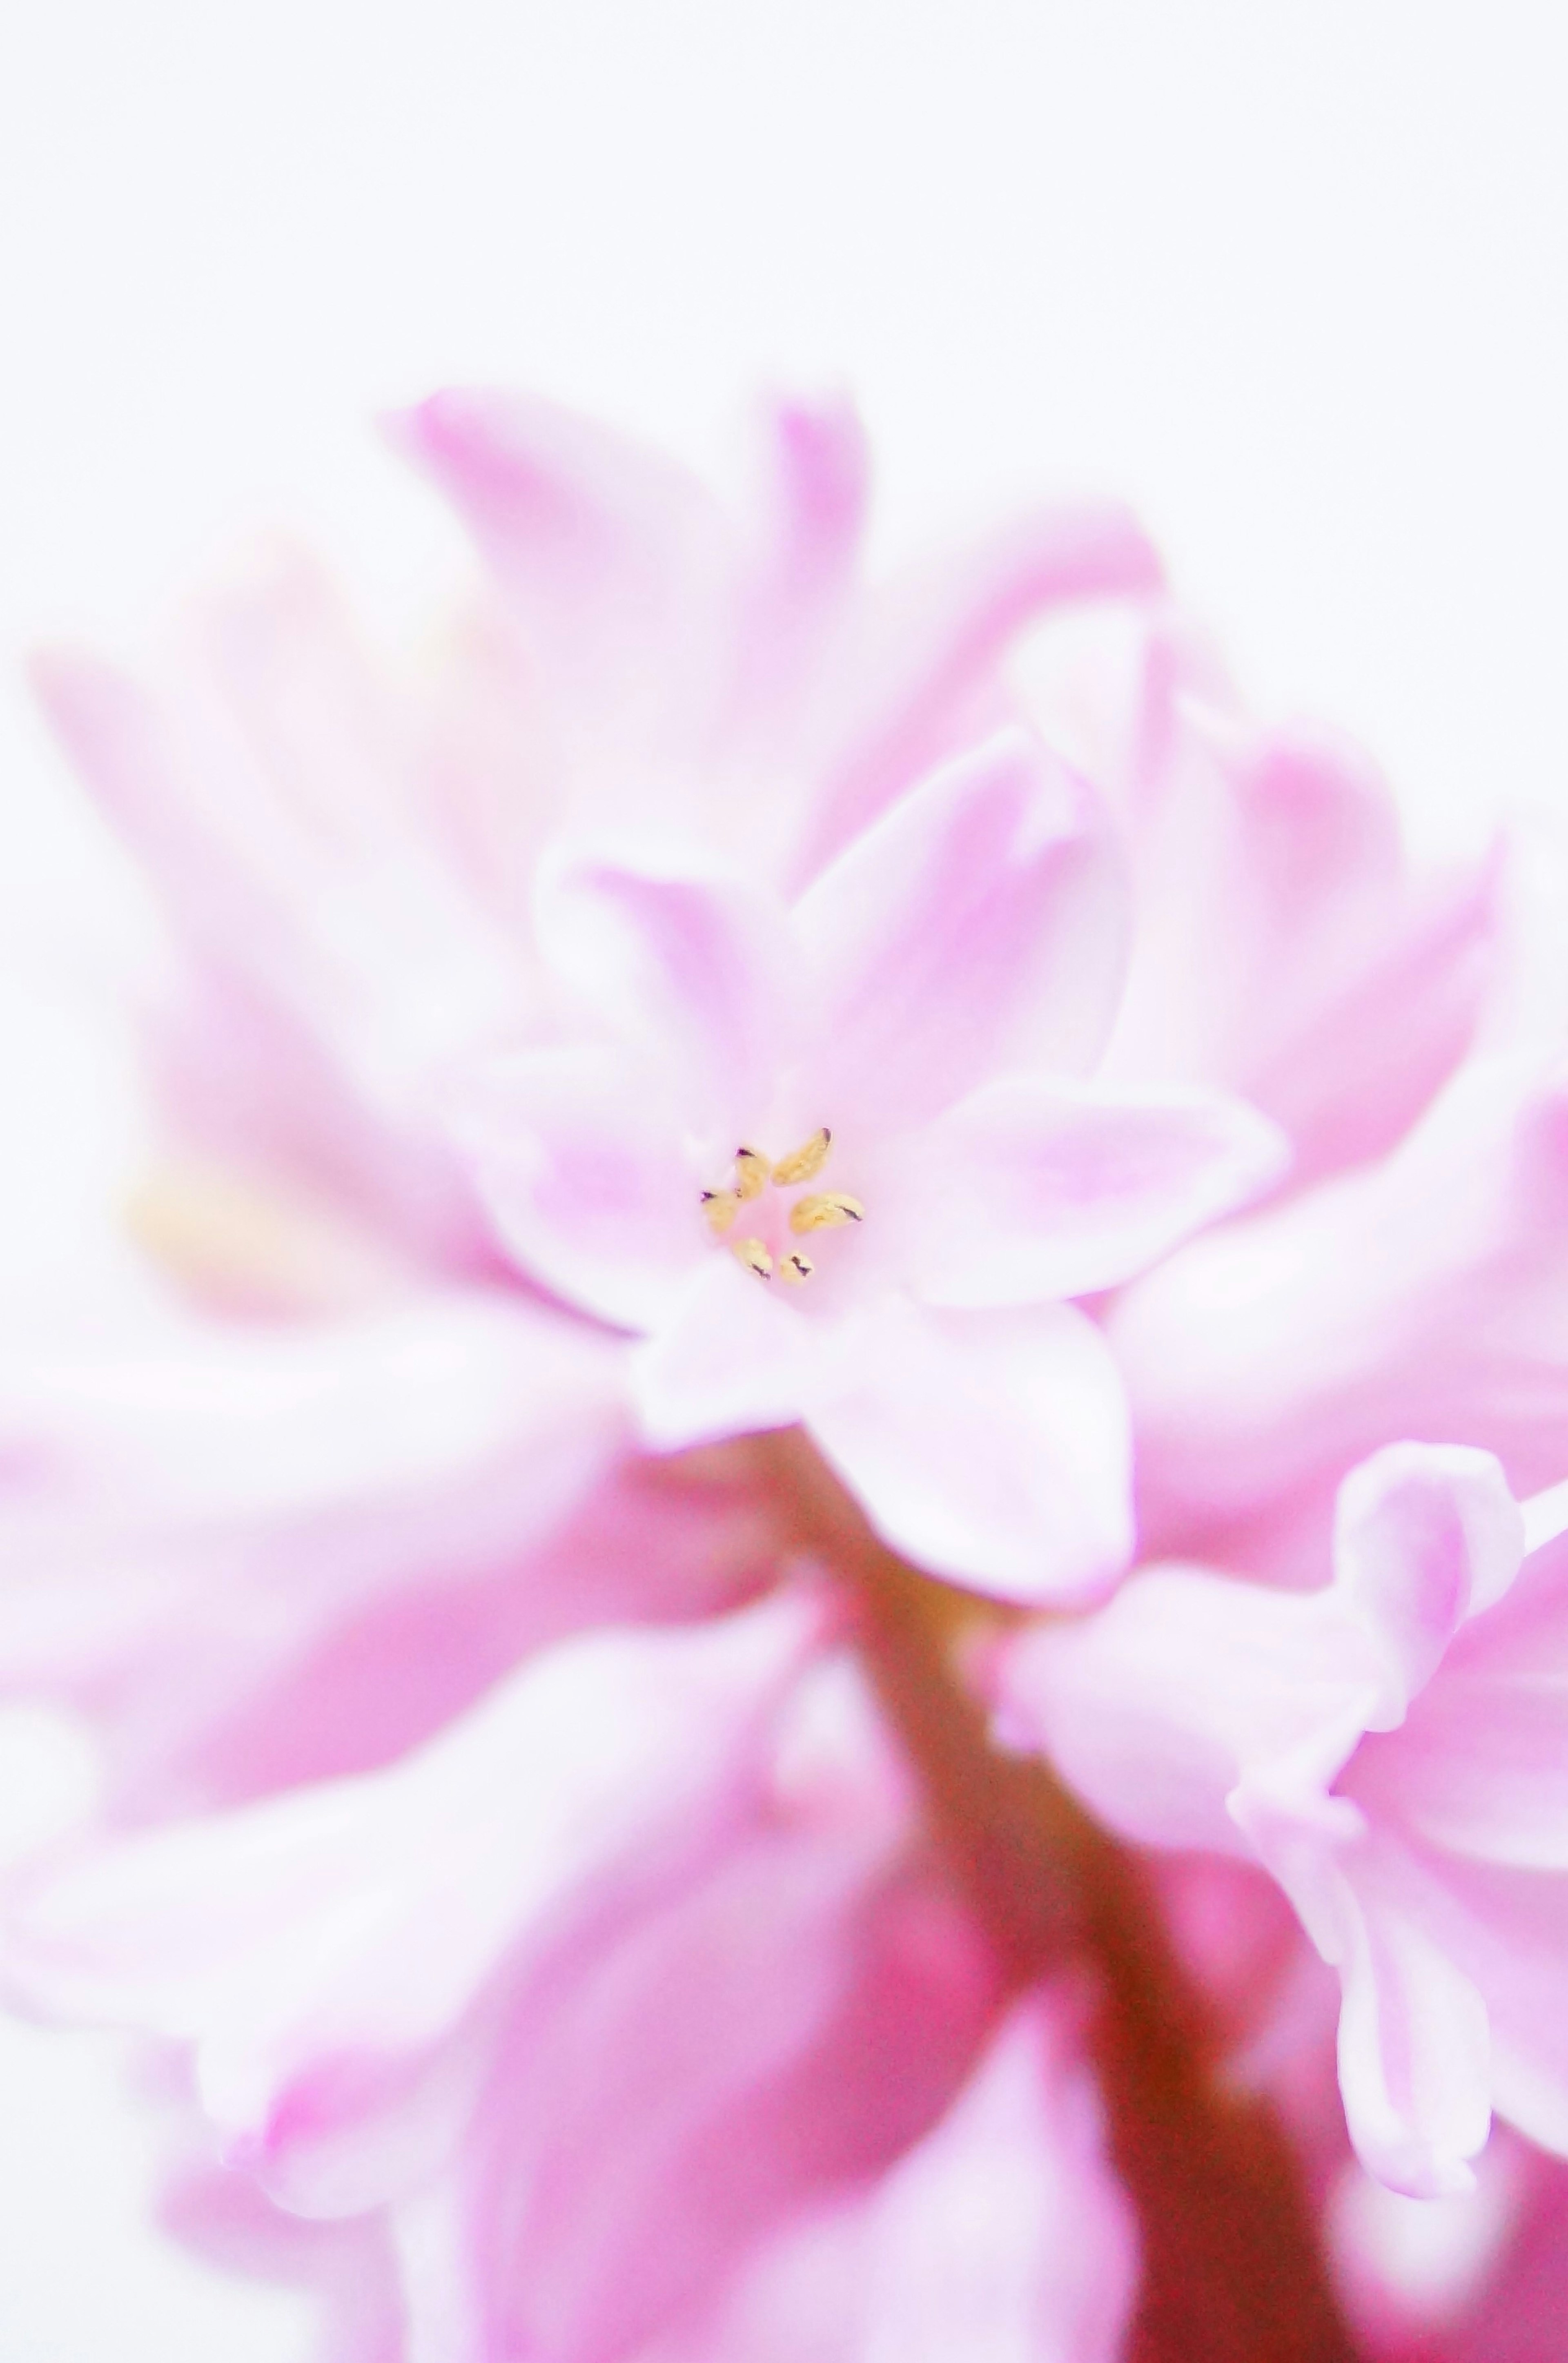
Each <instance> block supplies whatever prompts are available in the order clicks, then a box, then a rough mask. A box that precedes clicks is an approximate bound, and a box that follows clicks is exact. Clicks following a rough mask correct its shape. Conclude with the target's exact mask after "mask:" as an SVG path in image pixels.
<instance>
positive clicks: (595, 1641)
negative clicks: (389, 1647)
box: [10, 1594, 822, 2214]
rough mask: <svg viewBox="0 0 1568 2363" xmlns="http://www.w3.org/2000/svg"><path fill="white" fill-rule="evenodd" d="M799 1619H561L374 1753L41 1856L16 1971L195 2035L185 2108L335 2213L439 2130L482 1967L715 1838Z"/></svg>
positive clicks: (790, 1606) (783, 1604)
mask: <svg viewBox="0 0 1568 2363" xmlns="http://www.w3.org/2000/svg"><path fill="white" fill-rule="evenodd" d="M821 1624H822V1610H821V1606H820V1604H819V1603H817V1602H816V1601H815V1600H813V1599H812V1598H811V1597H810V1596H808V1595H793V1594H791V1595H780V1596H777V1597H775V1598H773V1599H771V1600H769V1601H767V1602H766V1603H762V1604H761V1605H759V1606H758V1607H756V1608H754V1609H750V1610H747V1611H744V1612H742V1613H741V1614H738V1615H735V1616H732V1617H729V1618H726V1619H723V1620H722V1621H718V1622H714V1623H710V1624H708V1625H701V1626H697V1627H691V1628H687V1629H685V1630H678V1631H656V1632H638V1631H635V1630H630V1629H624V1628H623V1629H621V1630H613V1631H608V1632H601V1633H595V1634H591V1635H589V1636H583V1637H580V1638H578V1639H574V1640H569V1641H566V1642H562V1643H560V1644H559V1645H558V1647H555V1648H553V1649H549V1650H547V1651H545V1652H543V1653H541V1654H540V1655H539V1656H537V1657H536V1658H535V1659H533V1660H532V1661H531V1662H530V1663H529V1664H527V1665H526V1666H525V1667H524V1668H523V1669H522V1670H520V1671H519V1672H518V1673H517V1674H516V1675H514V1676H513V1678H512V1680H511V1681H509V1682H507V1683H506V1684H505V1685H503V1686H502V1688H501V1689H500V1690H499V1691H497V1692H495V1693H494V1694H493V1695H492V1696H491V1698H490V1699H488V1700H487V1701H486V1702H485V1703H483V1704H482V1705H481V1706H480V1707H479V1708H477V1709H475V1710H474V1711H473V1712H471V1713H470V1714H469V1715H468V1716H466V1717H465V1718H463V1719H462V1720H461V1721H459V1722H458V1723H457V1724H456V1725H453V1726H452V1728H451V1729H450V1730H449V1731H448V1732H447V1733H446V1734H444V1735H443V1736H442V1737H441V1738H439V1739H438V1740H436V1741H435V1742H433V1743H432V1744H430V1745H429V1746H427V1747H425V1748H424V1749H422V1750H420V1751H418V1752H417V1753H415V1754H414V1755H413V1756H411V1757H410V1758H407V1759H405V1760H404V1761H403V1763H402V1764H400V1765H399V1766H398V1767H397V1768H396V1769H393V1770H392V1771H388V1772H384V1773H379V1774H370V1775H365V1776H361V1777H360V1778H359V1779H356V1780H352V1781H340V1782H336V1783H330V1784H326V1785H325V1786H323V1787H320V1788H316V1789H310V1790H305V1791H302V1792H296V1793H294V1794H293V1795H291V1796H288V1797H285V1798H282V1799H278V1800H275V1801H270V1802H268V1803H265V1804H261V1805H257V1806H252V1807H248V1808H246V1809H244V1810H242V1811H240V1812H237V1813H236V1814H230V1815H226V1816H219V1817H216V1818H215V1819H212V1820H209V1821H205V1822H194V1823H189V1824H185V1825H175V1826H173V1827H171V1828H169V1829H166V1830H160V1831H156V1832H153V1833H150V1834H149V1835H148V1836H141V1837H136V1838H130V1839H126V1840H123V1841H121V1842H119V1843H118V1844H116V1845H111V1846H109V1847H106V1848H105V1849H103V1850H102V1851H100V1852H99V1853H98V1854H96V1855H89V1856H88V1857H87V1858H86V1859H85V1860H84V1861H83V1862H82V1863H80V1864H79V1865H76V1866H74V1867H72V1866H69V1865H67V1866H63V1867H61V1869H58V1870H57V1871H55V1872H54V1873H53V1874H52V1875H50V1874H48V1873H44V1874H40V1876H39V1879H38V1880H36V1881H35V1882H34V1884H33V1886H32V1888H31V1892H30V1893H28V1895H27V1897H26V1898H25V1900H24V1902H23V1903H22V1905H21V1908H20V1910H19V1913H18V1914H17V1919H16V1922H15V1924H14V1926H13V1932H12V1947H11V1954H10V1960H11V1974H12V1977H13V1980H14V1981H15V1982H16V1984H17V1985H19V1986H20V1987H21V1988H22V1989H23V1990H24V1991H26V1992H27V1993H28V1995H29V1996H30V1998H31V1999H32V2000H33V2001H34V2002H35V2003H37V2004H38V2005H39V2006H41V2007H43V2008H46V2009H49V2010H51V2011H63V2012H66V2013H69V2014H73V2015H78V2016H88V2017H98V2018H101V2019H105V2020H108V2021H111V2022H114V2023H117V2024H123V2025H137V2026H139V2027H141V2028H142V2029H144V2030H145V2031H147V2032H149V2033H157V2034H160V2035H162V2036H166V2037H171V2038H173V2039H176V2040H184V2041H188V2042H192V2043H193V2044H194V2045H195V2046H196V2048H197V2059H198V2074H199V2082H200V2089H201V2093H202V2099H203V2102H204V2107H205V2108H206V2110H207V2111H208V2113H209V2114H210V2115H211V2116H212V2118H213V2119H214V2121H215V2124H217V2125H218V2126H219V2127H220V2128H221V2129H222V2130H223V2132H224V2134H225V2136H226V2139H227V2140H228V2141H229V2142H230V2143H231V2144H234V2145H237V2146H238V2148H239V2150H240V2151H243V2153H244V2154H245V2155H246V2156H247V2157H248V2158H250V2160H251V2161H252V2162H253V2163H254V2164H255V2165H256V2166H257V2168H258V2169H259V2170H260V2171H261V2172H262V2176H263V2180H265V2181H266V2182H267V2183H268V2184H269V2187H271V2188H272V2189H273V2190H274V2191H276V2192H277V2193H278V2194H279V2195H280V2196H282V2198H283V2199H284V2200H285V2202H286V2203H288V2204H290V2205H293V2206H296V2207H298V2208H299V2209H300V2210H301V2212H303V2213H326V2214H337V2213H355V2212H357V2211H358V2210H359V2209H360V2208H362V2207H365V2206H368V2205H370V2204H372V2203H375V2202H377V2201H379V2200H380V2199H381V2198H384V2197H386V2196H387V2195H389V2193H390V2191H391V2190H392V2189H393V2188H395V2187H396V2186H397V2184H398V2182H399V2180H400V2178H403V2177H406V2176H410V2175H414V2176H416V2175H417V2173H418V2171H419V2166H420V2162H421V2161H422V2160H423V2159H425V2158H426V2157H427V2156H428V2155H429V2152H430V2147H431V2145H432V2144H433V2143H438V2142H439V2141H440V2140H442V2139H443V2138H448V2137H449V2136H450V2132H451V2128H452V2124H453V2112H454V2109H456V2110H458V2111H459V2112H460V2110H461V2109H462V2107H463V2106H464V2105H465V2099H466V2094H467V2086H468V2069H467V2068H466V2067H465V2061H464V2055H463V2051H462V2048H461V2047H458V2049H457V2050H456V2051H449V2050H448V2051H443V2050H442V2049H441V2047H443V2046H445V2045H449V2043H450V2041H451V2038H452V2037H453V2036H455V2035H456V2034H457V2033H458V2029H459V2028H460V2026H461V2025H462V2024H463V2023H464V2021H465V2020H466V2018H467V2016H468V2014H469V2012H470V2011H471V2010H472V2009H473V2007H474V2006H475V2005H476V2003H477V2002H478V2001H479V1999H480V1996H481V1995H482V1993H483V1992H484V1991H485V1989H486V1986H487V1985H488V1983H489V1981H490V1980H491V1979H492V1978H493V1977H494V1976H495V1975H496V1973H497V1971H498V1970H499V1969H500V1968H501V1967H502V1964H503V1963H504V1962H507V1961H510V1962H512V1963H513V1969H515V1966H516V1963H517V1960H518V1958H519V1956H520V1955H521V1956H523V1957H524V1958H526V1957H528V1956H529V1955H535V1956H536V1955H537V1954H538V1953H539V1950H540V1948H541V1947H543V1946H544V1945H545V1944H546V1943H547V1941H548V1940H549V1939H550V1938H551V1937H552V1936H555V1935H558V1933H559V1931H560V1929H561V1926H562V1924H563V1919H564V1917H565V1916H566V1915H569V1914H573V1913H578V1912H582V1911H585V1910H588V1909H590V1908H592V1909H594V1910H604V1909H613V1904H614V1902H615V1900H616V1898H617V1897H618V1898H619V1901H620V1903H621V1904H622V1906H623V1908H624V1904H625V1903H626V1901H627V1900H628V1899H629V1898H630V1897H631V1896H633V1895H636V1894H643V1895H648V1894H655V1893H657V1892H658V1891H659V1889H660V1887H661V1886H662V1885H663V1884H665V1883H666V1882H668V1881H669V1880H671V1879H674V1878H678V1877H679V1867H680V1866H681V1865H683V1864H684V1865H690V1863H692V1862H693V1861H695V1860H701V1858H702V1856H703V1854H704V1853H705V1852H706V1851H707V1850H708V1849H709V1848H711V1847H712V1845H713V1844H714V1843H715V1842H716V1839H717V1836H718V1835H719V1833H721V1832H722V1831H723V1829H724V1828H726V1827H727V1826H728V1825H729V1823H730V1822H731V1821H732V1820H733V1818H734V1814H736V1813H737V1812H738V1811H740V1810H741V1809H742V1808H743V1807H744V1804H745V1800H746V1798H747V1796H748V1794H749V1789H748V1781H747V1774H746V1766H747V1762H748V1758H750V1757H751V1756H752V1755H753V1754H755V1752H756V1748H757V1747H758V1744H759V1738H760V1731H761V1726H762V1725H763V1724H764V1721H765V1718H766V1717H767V1713H768V1711H769V1708H770V1707H771V1706H772V1705H774V1704H776V1703H777V1701H778V1697H779V1695H780V1693H781V1691H782V1687H783V1685H784V1684H785V1683H786V1681H788V1679H789V1677H790V1674H791V1673H792V1672H793V1671H794V1670H796V1669H797V1668H798V1667H799V1665H800V1663H801V1659H802V1656H803V1654H804V1652H805V1651H806V1649H807V1648H808V1647H810V1646H811V1644H812V1641H813V1640H814V1639H815V1637H816V1636H817V1635H818V1634H819V1632H820V1629H821ZM427 2067H428V2068H429V2069H430V2073H429V2074H428V2075H427V2074H426V2073H425V2069H426V2068H427Z"/></svg>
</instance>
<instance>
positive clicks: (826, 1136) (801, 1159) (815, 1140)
mask: <svg viewBox="0 0 1568 2363" xmlns="http://www.w3.org/2000/svg"><path fill="white" fill-rule="evenodd" d="M832 1145H833V1135H832V1133H831V1132H830V1131H829V1130H828V1128H827V1126H826V1125H825V1124H824V1125H823V1126H822V1127H821V1129H820V1130H819V1131H817V1132H813V1133H812V1137H811V1138H810V1140H803V1141H802V1142H801V1146H800V1148H792V1149H791V1150H790V1154H789V1156H788V1157H781V1158H780V1159H778V1164H777V1165H776V1166H775V1167H774V1169H773V1186H774V1188H775V1189H776V1190H787V1189H789V1188H790V1187H791V1185H792V1184H793V1183H795V1182H814V1181H815V1180H816V1178H817V1175H818V1174H819V1173H820V1172H821V1171H822V1170H823V1166H824V1165H825V1164H826V1163H827V1159H828V1150H829V1148H831V1147H832Z"/></svg>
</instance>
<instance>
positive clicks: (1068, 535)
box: [800, 502, 1161, 878]
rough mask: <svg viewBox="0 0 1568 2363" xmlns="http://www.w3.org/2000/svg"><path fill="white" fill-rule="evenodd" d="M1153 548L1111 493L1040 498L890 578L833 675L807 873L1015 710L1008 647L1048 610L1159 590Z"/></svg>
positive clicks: (805, 858)
mask: <svg viewBox="0 0 1568 2363" xmlns="http://www.w3.org/2000/svg"><path fill="white" fill-rule="evenodd" d="M1160 579H1161V570H1160V561H1159V558H1158V555H1157V553H1156V552H1155V550H1154V547H1153V545H1152V544H1151V542H1150V541H1149V538H1148V537H1147V535H1146V534H1145V533H1144V532H1143V529H1142V527H1140V526H1139V525H1138V523H1137V521H1136V519H1135V518H1134V517H1133V516H1131V515H1130V513H1129V512H1128V511H1127V510H1126V509H1124V508H1121V507H1119V506H1118V505H1116V504H1115V503H1114V502H1082V503H1077V504H1072V503H1064V504H1062V505H1059V506H1055V507H1051V508H1043V509H1041V510H1039V511H1037V512H1036V513H1035V514H1034V515H1033V516H1029V517H1025V518H1022V519H1021V520H1020V521H1019V522H1017V523H1016V524H1013V525H1010V526H1009V527H1006V528H1005V529H1004V530H1002V531H1000V532H997V533H992V534H989V535H987V536H984V537H982V538H980V539H979V540H977V542H975V543H974V544H972V545H971V547H970V548H969V549H959V550H956V551H952V550H950V551H947V552H945V553H944V557H943V560H942V562H941V564H940V566H939V567H934V568H933V567H929V566H927V567H922V568H920V569H919V570H916V571H911V573H910V574H908V575H906V576H904V577H903V578H902V579H900V580H897V581H895V582H891V583H889V585H888V587H887V589H886V590H885V591H883V592H882V593H881V594H879V595H878V597H877V598H876V599H875V601H874V602H873V603H871V605H870V607H869V612H868V615H867V622H866V626H865V628H864V630H863V631H862V633H861V634H859V635H858V636H857V637H856V639H855V640H853V641H852V642H850V643H849V644H848V646H847V647H846V649H845V655H844V658H843V659H842V660H841V664H840V667H839V668H838V671H839V675H840V677H839V678H837V679H834V678H833V676H832V675H831V674H830V677H829V679H828V681H827V682H825V683H824V690H825V692H826V694H825V696H824V699H823V704H824V707H825V709H826V712H825V714H824V723H825V724H826V727H823V729H822V730H821V731H820V733H819V736H820V738H821V741H822V744H821V751H820V753H819V755H818V758H817V761H816V763H815V764H814V765H813V766H812V769H813V771H814V773H815V774H816V775H817V776H818V777H820V778H822V779H823V782H824V785H823V790H822V793H821V795H820V798H819V802H818V805H817V810H816V812H815V814H814V815H813V818H812V827H811V830H810V832H809V835H808V838H807V841H806V845H805V848H804V852H803V861H802V868H801V873H800V874H801V876H802V877H807V878H809V877H811V876H812V874H814V872H815V871H818V870H819V869H820V868H821V867H822V866H823V864H824V863H825V862H826V861H829V860H832V859H833V858H834V856H835V855H837V854H838V853H841V852H842V851H843V850H844V849H845V846H847V845H849V844H850V843H851V842H853V840H854V838H856V836H857V835H859V833H860V832H861V831H862V830H864V829H865V828H867V827H868V826H869V825H870V824H871V823H872V822H873V821H874V820H876V819H877V818H878V815H880V814H882V813H884V812H885V811H887V810H888V809H889V806H890V805H891V804H893V803H894V802H895V801H896V800H897V799H898V797H899V796H900V795H901V794H903V793H904V792H905V791H906V790H907V789H908V788H909V787H910V786H911V784H912V783H913V782H915V781H917V780H919V779H921V778H922V777H923V775H924V774H925V773H926V772H927V771H930V770H931V769H932V767H933V764H936V763H940V762H943V761H944V760H947V759H948V758H949V757H951V756H952V755H954V754H955V753H956V752H957V751H958V749H961V748H962V747H964V746H966V745H969V744H973V742H974V740H975V739H976V738H977V737H978V736H979V735H980V734H981V733H982V732H984V731H986V730H989V729H994V728H995V727H997V725H998V724H999V722H1003V721H1005V720H1007V719H1009V718H1010V715H1011V713H1012V712H1013V710H1014V709H1013V707H1012V704H1011V702H1010V700H1009V699H1008V698H1007V696H1006V694H1005V692H1004V691H1003V690H1002V688H1001V686H1000V681H999V675H1000V671H1001V666H1002V661H1003V660H1004V658H1005V657H1006V655H1007V652H1008V649H1009V646H1010V643H1011V642H1012V641H1013V640H1015V639H1016V638H1017V637H1018V636H1019V634H1020V633H1021V632H1022V631H1024V630H1025V629H1026V628H1027V627H1029V625H1031V624H1032V623H1033V622H1034V621H1035V620H1036V618H1037V617H1038V616H1041V615H1042V614H1043V613H1044V612H1046V611H1048V610H1049V609H1051V608H1053V607H1057V606H1063V605H1071V604H1074V603H1076V602H1079V601H1084V600H1094V599H1111V598H1136V597H1138V596H1139V595H1140V594H1143V593H1147V592H1152V591H1156V590H1158V588H1159V585H1160Z"/></svg>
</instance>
